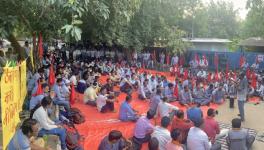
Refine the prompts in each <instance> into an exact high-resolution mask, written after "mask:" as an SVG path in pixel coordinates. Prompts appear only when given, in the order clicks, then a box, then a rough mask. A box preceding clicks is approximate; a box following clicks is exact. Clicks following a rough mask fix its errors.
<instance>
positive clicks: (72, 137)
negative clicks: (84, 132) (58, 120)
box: [64, 123, 84, 150]
mask: <svg viewBox="0 0 264 150" xmlns="http://www.w3.org/2000/svg"><path fill="white" fill-rule="evenodd" d="M64 127H65V129H66V146H67V148H68V150H83V142H84V137H83V136H81V135H80V134H79V132H78V131H77V129H76V128H75V126H74V124H73V123H72V124H71V125H65V126H64Z"/></svg>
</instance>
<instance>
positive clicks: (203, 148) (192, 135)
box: [187, 118, 221, 150]
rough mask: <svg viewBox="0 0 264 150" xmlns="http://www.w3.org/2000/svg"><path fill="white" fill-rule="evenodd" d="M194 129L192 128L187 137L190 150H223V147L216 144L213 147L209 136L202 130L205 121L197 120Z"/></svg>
mask: <svg viewBox="0 0 264 150" xmlns="http://www.w3.org/2000/svg"><path fill="white" fill-rule="evenodd" d="M193 123H194V127H191V128H190V130H189V133H188V136H187V149H188V150H221V145H220V144H218V143H215V144H214V145H213V146H212V144H211V142H210V141H209V138H208V136H207V134H206V133H205V132H204V131H203V130H202V128H203V124H204V120H203V119H202V118H201V119H199V120H196V121H195V122H193Z"/></svg>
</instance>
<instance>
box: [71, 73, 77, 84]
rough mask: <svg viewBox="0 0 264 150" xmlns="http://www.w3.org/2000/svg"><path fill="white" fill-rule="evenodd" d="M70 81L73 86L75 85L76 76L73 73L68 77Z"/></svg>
mask: <svg viewBox="0 0 264 150" xmlns="http://www.w3.org/2000/svg"><path fill="white" fill-rule="evenodd" d="M70 82H71V83H73V85H74V86H77V84H78V83H77V79H76V76H74V75H73V76H72V77H71V78H70Z"/></svg>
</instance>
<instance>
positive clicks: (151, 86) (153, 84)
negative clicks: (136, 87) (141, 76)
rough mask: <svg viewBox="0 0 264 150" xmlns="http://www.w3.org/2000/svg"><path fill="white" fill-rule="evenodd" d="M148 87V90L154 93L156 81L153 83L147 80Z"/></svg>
mask: <svg viewBox="0 0 264 150" xmlns="http://www.w3.org/2000/svg"><path fill="white" fill-rule="evenodd" d="M148 86H149V89H150V90H151V92H152V91H154V90H155V89H156V87H157V82H156V80H155V79H154V80H153V81H152V80H149V84H148Z"/></svg>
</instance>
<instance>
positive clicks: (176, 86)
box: [173, 83, 179, 98]
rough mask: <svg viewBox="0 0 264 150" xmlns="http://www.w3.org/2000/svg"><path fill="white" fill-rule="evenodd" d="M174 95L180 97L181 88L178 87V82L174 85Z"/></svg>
mask: <svg viewBox="0 0 264 150" xmlns="http://www.w3.org/2000/svg"><path fill="white" fill-rule="evenodd" d="M173 94H174V96H175V97H176V98H178V97H179V89H178V84H177V83H176V85H175V87H174V92H173Z"/></svg>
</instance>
